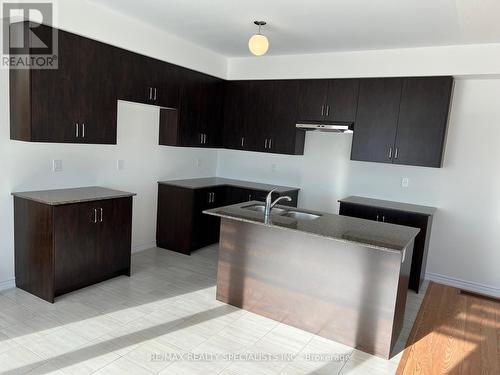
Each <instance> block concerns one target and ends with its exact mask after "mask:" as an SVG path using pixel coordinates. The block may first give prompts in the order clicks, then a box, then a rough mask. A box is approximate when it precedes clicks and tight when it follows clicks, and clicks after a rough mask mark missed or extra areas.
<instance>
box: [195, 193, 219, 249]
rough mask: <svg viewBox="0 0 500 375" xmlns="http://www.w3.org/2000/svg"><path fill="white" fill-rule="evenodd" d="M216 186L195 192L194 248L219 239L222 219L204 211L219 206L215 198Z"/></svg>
mask: <svg viewBox="0 0 500 375" xmlns="http://www.w3.org/2000/svg"><path fill="white" fill-rule="evenodd" d="M214 193H215V196H216V199H217V195H218V194H217V192H216V189H214V188H207V189H197V190H195V192H194V214H193V239H192V249H199V248H201V247H204V246H208V245H210V244H212V243H215V242H217V240H218V239H219V230H220V229H219V227H220V219H219V218H218V217H215V216H210V215H207V214H204V213H203V211H204V210H207V209H210V208H214V207H217V206H216V205H215V203H214V202H212V200H213V195H212V194H214Z"/></svg>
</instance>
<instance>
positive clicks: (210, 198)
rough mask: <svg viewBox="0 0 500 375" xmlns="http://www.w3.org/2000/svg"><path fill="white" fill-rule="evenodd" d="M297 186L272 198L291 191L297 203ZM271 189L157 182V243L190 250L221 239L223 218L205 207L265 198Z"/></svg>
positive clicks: (164, 246) (167, 247) (178, 249)
mask: <svg viewBox="0 0 500 375" xmlns="http://www.w3.org/2000/svg"><path fill="white" fill-rule="evenodd" d="M298 192H299V190H298V189H294V190H290V191H286V192H280V193H273V199H276V198H277V197H279V196H280V195H288V196H290V197H291V198H292V201H291V202H281V203H283V204H288V205H290V206H293V207H297V199H298ZM267 193H268V191H265V190H256V189H248V188H243V187H239V186H230V185H223V186H212V187H203V188H188V187H180V186H175V185H168V184H166V183H159V184H158V213H157V225H156V244H157V246H158V247H161V248H164V249H168V250H172V251H176V252H179V253H182V254H187V255H189V254H191V252H192V251H194V250H197V249H200V248H202V247H205V246H208V245H211V244H213V243H216V242H218V241H219V231H220V219H219V218H218V217H214V216H210V215H205V214H204V213H203V211H204V210H208V209H210V208H216V207H222V206H227V205H231V204H236V203H241V202H246V201H252V200H258V201H264V200H265V199H266V195H267Z"/></svg>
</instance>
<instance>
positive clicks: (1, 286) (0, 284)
mask: <svg viewBox="0 0 500 375" xmlns="http://www.w3.org/2000/svg"><path fill="white" fill-rule="evenodd" d="M15 287H16V279H10V280H5V281H0V290H5V289H10V288H15Z"/></svg>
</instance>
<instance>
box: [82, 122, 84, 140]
mask: <svg viewBox="0 0 500 375" xmlns="http://www.w3.org/2000/svg"><path fill="white" fill-rule="evenodd" d="M82 138H85V123H83V124H82Z"/></svg>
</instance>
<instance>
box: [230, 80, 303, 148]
mask: <svg viewBox="0 0 500 375" xmlns="http://www.w3.org/2000/svg"><path fill="white" fill-rule="evenodd" d="M298 90H299V83H298V81H294V80H289V81H287V80H283V81H274V80H267V81H231V82H228V83H227V84H226V95H225V103H224V110H225V113H224V147H226V148H232V149H239V150H247V151H260V152H273V153H281V154H303V152H304V134H305V133H304V132H303V131H301V130H297V129H296V127H295V124H296V118H297V103H298Z"/></svg>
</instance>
